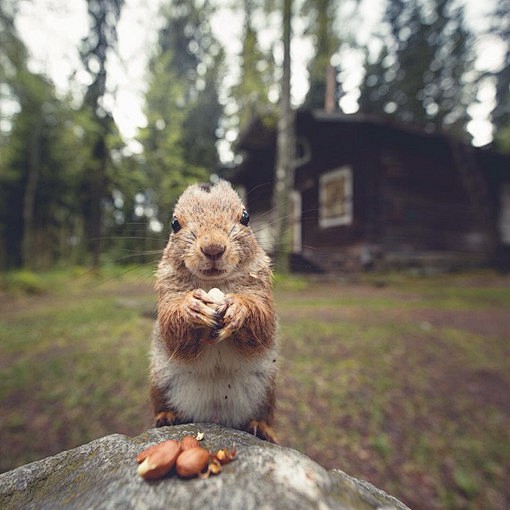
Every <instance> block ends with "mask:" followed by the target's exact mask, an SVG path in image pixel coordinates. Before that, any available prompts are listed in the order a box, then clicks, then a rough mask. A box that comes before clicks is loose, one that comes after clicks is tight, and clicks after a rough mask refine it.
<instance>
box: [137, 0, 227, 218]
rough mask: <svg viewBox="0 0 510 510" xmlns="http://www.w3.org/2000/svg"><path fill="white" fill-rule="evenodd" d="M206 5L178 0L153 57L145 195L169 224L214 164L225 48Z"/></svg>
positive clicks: (144, 139)
mask: <svg viewBox="0 0 510 510" xmlns="http://www.w3.org/2000/svg"><path fill="white" fill-rule="evenodd" d="M207 9H209V7H207V6H201V7H199V6H198V4H197V3H195V2H184V1H176V2H174V3H173V4H171V5H170V6H169V7H168V8H167V9H166V10H164V11H163V15H164V17H165V22H164V25H163V28H162V29H161V31H160V34H159V45H158V49H157V51H156V53H155V55H154V57H153V58H152V61H151V63H150V77H149V87H148V91H147V94H146V109H145V113H146V117H147V127H145V128H144V129H142V131H141V132H140V141H141V142H142V144H143V146H144V169H145V172H146V175H147V186H148V188H149V190H148V192H147V193H146V197H147V199H150V200H151V201H153V202H154V205H155V206H156V208H157V210H158V211H159V218H160V220H161V221H162V222H163V223H164V224H166V223H167V218H168V216H169V214H170V211H171V210H172V208H173V206H174V205H175V202H176V200H177V198H178V196H179V195H180V194H181V192H182V191H183V189H184V188H185V187H186V186H187V185H188V184H189V183H191V182H196V181H207V180H209V174H210V173H211V172H212V171H214V170H215V169H216V166H217V164H218V157H217V152H216V148H215V143H216V130H217V128H218V123H219V117H220V114H221V107H220V105H219V101H218V86H219V79H220V76H221V74H220V73H221V61H222V57H223V54H222V52H221V50H220V47H219V45H218V43H217V42H216V41H215V40H214V38H213V36H212V34H211V29H210V26H209V24H208V22H207V19H208V17H207V15H206V14H207V12H209V11H207Z"/></svg>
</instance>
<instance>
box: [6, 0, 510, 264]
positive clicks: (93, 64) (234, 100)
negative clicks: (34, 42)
mask: <svg viewBox="0 0 510 510" xmlns="http://www.w3.org/2000/svg"><path fill="white" fill-rule="evenodd" d="M30 3H31V0H24V1H23V2H17V1H15V0H4V1H2V3H1V5H0V268H16V267H25V268H28V269H42V268H48V267H51V266H55V265H58V264H73V265H74V264H80V265H81V264H91V265H95V266H97V265H99V264H102V263H105V262H110V261H115V262H131V263H141V262H144V261H145V260H146V259H147V257H151V258H152V259H153V258H154V256H153V255H152V256H151V252H153V251H155V250H159V249H161V246H162V244H163V243H164V241H165V237H166V232H167V224H168V217H169V214H170V211H171V209H172V206H173V204H174V203H175V200H176V197H177V196H178V195H179V194H180V192H181V191H182V189H183V188H184V187H185V186H186V185H187V184H188V183H189V182H191V181H196V180H208V179H210V177H211V176H214V175H216V176H227V177H228V175H229V172H231V170H232V167H233V166H235V164H236V162H238V161H239V158H240V157H242V156H241V155H239V154H236V152H235V140H236V137H237V135H238V133H239V132H240V131H242V130H243V128H245V127H246V126H247V124H248V122H249V120H250V119H251V118H252V117H253V115H255V114H259V115H264V116H273V117H274V118H276V117H277V115H278V101H279V97H280V90H281V89H280V80H281V68H282V62H281V61H282V44H281V33H280V31H281V30H280V27H281V25H282V6H281V5H280V3H279V2H275V1H268V0H237V1H236V0H228V1H225V0H214V1H209V2H206V1H204V0H195V1H191V2H190V1H183V0H173V1H167V2H164V1H161V2H159V7H160V8H159V14H158V15H157V16H156V18H155V19H154V26H157V27H158V30H157V37H154V41H155V43H154V47H153V48H151V49H150V51H149V60H148V66H147V69H146V74H145V77H144V79H145V87H144V90H145V98H144V106H143V116H144V122H143V125H142V126H141V127H140V128H139V129H138V131H137V132H136V133H135V135H134V136H133V137H132V138H131V139H129V140H128V139H127V138H126V136H125V135H122V130H120V129H119V126H118V123H117V122H116V119H115V115H114V105H115V94H116V92H118V87H117V88H116V87H113V86H112V76H111V74H112V72H113V71H112V69H113V67H114V66H113V64H112V62H115V61H117V63H118V62H119V56H118V53H117V49H118V32H117V27H118V24H119V22H120V20H121V19H122V16H123V9H125V8H126V4H125V1H124V0H101V1H99V0H88V1H87V2H86V7H87V10H88V21H89V24H88V32H87V33H86V34H85V36H84V37H83V38H82V40H81V42H80V44H79V45H78V46H77V47H76V49H75V50H76V52H77V55H79V62H80V64H79V66H78V68H77V69H76V70H75V71H74V73H73V74H72V76H71V78H70V82H69V88H68V90H67V91H66V93H63V92H62V90H61V87H60V88H57V87H56V85H55V83H54V81H52V80H54V78H51V77H50V73H49V72H40V69H39V68H40V66H39V68H37V69H38V70H37V71H34V69H35V68H36V67H37V66H34V65H33V58H32V56H31V54H30V52H29V51H28V48H27V46H26V44H25V43H24V38H23V37H22V36H21V35H20V32H19V30H18V26H19V23H17V17H18V16H19V12H20V7H23V6H24V9H23V10H24V12H26V11H27V4H28V5H30ZM84 3H85V2H84ZM128 3H129V4H130V5H132V4H133V2H128ZM142 3H143V2H142ZM368 3H369V4H370V3H371V4H374V2H368ZM475 3H476V2H475ZM48 5H49V7H50V8H51V9H50V10H49V11H48V12H47V16H56V15H57V14H58V12H57V10H58V8H61V7H62V5H63V4H62V3H59V2H58V1H51V2H48ZM377 5H378V8H379V9H380V12H381V13H382V18H381V19H380V20H377V19H376V21H375V22H374V15H373V14H371V13H369V12H368V11H367V2H366V1H352V0H299V1H298V0H296V1H294V2H293V11H292V13H293V14H292V24H293V28H294V37H293V43H292V44H293V58H294V60H295V61H296V62H299V64H300V66H301V67H300V70H301V71H302V70H303V69H306V73H304V72H302V73H301V75H300V76H297V75H296V74H294V75H293V76H292V82H293V84H294V85H296V84H297V83H299V84H300V87H301V88H302V89H303V90H304V91H306V92H305V93H303V94H302V95H301V96H300V97H297V98H296V95H294V103H295V104H294V106H295V107H305V108H322V107H323V104H324V93H325V82H326V73H327V68H328V67H329V66H333V68H334V69H335V70H336V73H335V75H336V78H337V97H336V108H337V109H338V110H339V111H344V112H347V113H353V112H355V111H358V112H360V113H371V114H377V115H381V116H388V117H392V118H394V119H395V120H397V121H398V122H401V123H406V124H411V125H414V126H417V127H421V128H423V129H426V130H428V131H445V132H448V133H449V134H451V135H452V136H455V137H457V138H461V139H464V140H467V141H472V139H473V134H475V136H476V132H477V126H478V127H480V125H481V124H480V119H479V117H480V112H481V111H483V112H485V114H486V116H487V118H486V119H485V126H487V125H489V131H488V135H487V133H486V136H485V138H484V137H482V138H480V139H478V140H477V139H475V140H474V142H475V143H481V140H482V139H483V140H484V141H490V140H491V138H493V140H494V144H495V145H496V146H497V147H498V148H499V149H501V150H510V100H509V96H510V92H509V84H510V1H509V0H494V1H493V2H491V3H487V4H484V8H485V14H484V16H482V17H480V16H478V17H476V16H475V17H473V14H471V16H470V20H468V19H467V14H466V13H467V12H469V6H470V5H472V2H468V1H467V0H466V1H465V2H461V1H457V0H455V1H454V0H409V1H405V2H404V1H401V0H387V1H384V0H381V2H378V3H377ZM84 12H85V11H84ZM220 12H223V13H225V12H230V13H231V14H232V16H231V17H229V18H227V19H226V21H225V22H223V23H229V22H234V21H235V22H238V23H239V24H240V25H242V27H241V28H240V30H239V34H240V38H239V40H236V41H233V42H232V44H229V43H228V41H227V42H226V43H225V41H224V40H222V38H221V37H220V35H221V34H219V32H220V33H221V25H222V22H221V21H220V23H218V17H217V16H218V13H220ZM369 19H370V20H371V26H372V27H373V28H372V29H371V31H370V33H369V34H367V32H366V30H365V31H364V30H362V28H363V26H364V24H366V23H365V21H366V20H369ZM213 20H216V23H215V25H216V27H214V26H213V22H212V21H213ZM232 20H233V21H232ZM218 27H220V28H218ZM218 31H219V32H218ZM361 34H363V36H361ZM132 36H133V37H134V38H136V37H137V34H136V33H134V34H133V35H132ZM223 39H224V38H223ZM303 48H305V49H307V50H306V51H303ZM52 64H54V62H53V63H52ZM131 64H132V65H134V62H133V63H131ZM123 65H125V66H129V65H130V62H124V63H123ZM305 74H306V75H307V76H306V75H305ZM303 83H304V85H303ZM303 87H304V88H303ZM486 132H487V129H486Z"/></svg>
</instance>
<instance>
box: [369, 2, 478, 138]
mask: <svg viewBox="0 0 510 510" xmlns="http://www.w3.org/2000/svg"><path fill="white" fill-rule="evenodd" d="M385 21H386V23H387V25H388V29H389V39H388V41H387V42H386V43H385V44H384V46H383V50H382V51H381V53H380V55H379V57H378V60H377V61H376V62H370V61H369V62H367V65H366V71H367V72H366V74H365V78H364V81H363V84H362V87H361V98H360V106H361V108H362V111H364V112H371V111H375V110H376V107H377V110H379V108H380V106H382V107H383V110H384V113H386V114H387V115H390V116H392V117H395V118H397V119H398V120H399V121H401V122H404V123H410V124H413V125H416V126H419V127H422V128H424V129H427V130H439V129H445V130H448V131H449V132H453V133H455V134H456V135H457V136H460V137H464V138H466V137H467V129H466V126H467V123H468V121H469V116H468V112H467V108H468V106H469V105H470V104H471V103H472V102H473V100H474V96H475V87H474V82H473V81H472V80H469V79H468V78H467V76H468V71H471V70H472V67H473V51H472V37H471V34H470V32H469V31H468V30H467V28H466V26H465V22H464V12H463V8H462V7H456V6H455V2H454V1H453V0H429V1H428V2H427V3H425V4H423V3H422V2H419V1H418V0H411V1H406V2H404V1H403V0H389V3H388V7H387V10H386V14H385ZM377 113H382V112H381V111H380V110H379V111H378V112H377Z"/></svg>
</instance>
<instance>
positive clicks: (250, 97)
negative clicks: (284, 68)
mask: <svg viewBox="0 0 510 510" xmlns="http://www.w3.org/2000/svg"><path fill="white" fill-rule="evenodd" d="M264 8H265V9H266V10H265V11H264ZM271 8H272V6H270V5H265V6H264V5H261V2H260V1H257V0H243V2H242V10H243V14H244V26H243V34H242V48H241V53H240V55H239V68H240V69H239V71H240V72H239V80H238V82H237V84H236V85H235V86H234V87H233V88H232V91H231V97H232V98H234V100H235V102H236V103H237V108H236V113H235V118H236V122H233V123H231V124H232V127H233V128H234V129H237V130H239V131H242V130H243V129H245V128H246V126H247V125H248V124H249V122H250V121H251V120H252V119H253V118H254V117H255V116H257V115H265V114H267V113H268V112H270V111H274V105H273V104H272V103H271V101H270V100H269V91H270V89H271V87H272V86H273V85H274V83H275V77H274V72H275V65H274V59H273V55H272V50H273V48H270V49H269V50H268V51H263V50H262V49H261V47H260V44H259V41H258V31H257V29H256V27H255V24H254V18H255V15H256V14H257V15H258V16H264V17H265V16H267V15H268V14H269V13H270V11H271Z"/></svg>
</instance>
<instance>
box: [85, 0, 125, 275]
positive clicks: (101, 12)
mask: <svg viewBox="0 0 510 510" xmlns="http://www.w3.org/2000/svg"><path fill="white" fill-rule="evenodd" d="M123 4H124V0H87V6H88V14H89V19H90V32H89V34H88V36H87V37H86V38H85V39H84V40H83V41H82V47H81V58H82V61H83V65H84V67H85V69H86V70H87V72H88V73H89V74H90V77H91V84H90V85H89V87H88V89H87V91H86V93H85V97H84V100H83V109H84V111H85V112H86V114H87V115H88V116H89V120H90V124H89V126H90V128H91V129H90V132H89V136H90V138H91V154H90V159H89V161H88V164H87V170H86V173H85V175H84V179H83V182H82V191H83V194H82V196H83V210H84V218H85V221H86V235H87V238H88V241H89V250H90V252H91V253H92V263H93V265H94V266H98V265H99V258H100V253H101V236H102V222H103V202H104V200H105V199H106V197H107V195H108V194H107V190H108V176H107V168H108V164H109V160H110V153H109V147H108V136H109V134H111V133H112V131H113V129H114V121H113V117H112V115H111V112H109V111H108V110H107V108H106V106H105V98H106V96H107V93H108V91H107V60H108V54H109V52H110V51H112V50H113V49H114V48H115V46H116V43H117V30H116V26H117V22H118V20H119V18H120V13H121V9H122V6H123Z"/></svg>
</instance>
